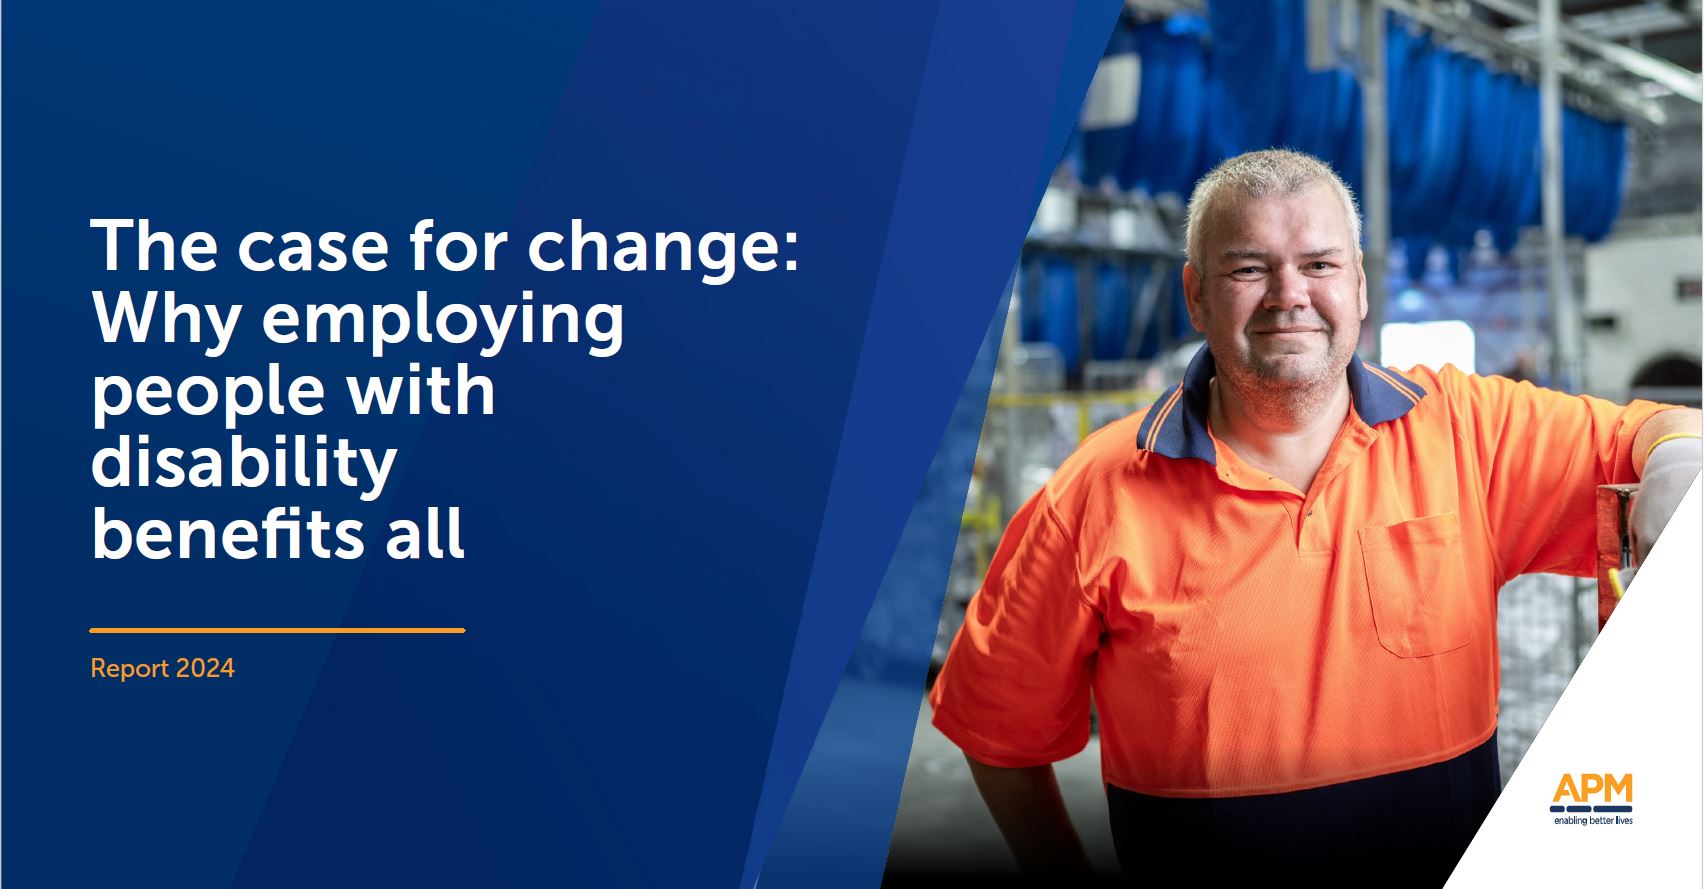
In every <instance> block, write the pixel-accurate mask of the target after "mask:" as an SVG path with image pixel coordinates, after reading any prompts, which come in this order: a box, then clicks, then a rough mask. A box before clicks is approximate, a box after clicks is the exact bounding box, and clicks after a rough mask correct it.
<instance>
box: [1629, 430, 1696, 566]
mask: <svg viewBox="0 0 1704 889" xmlns="http://www.w3.org/2000/svg"><path fill="white" fill-rule="evenodd" d="M1699 424H1700V414H1699V412H1698V411H1697V410H1694V409H1692V408H1676V409H1673V410H1666V411H1663V412H1661V413H1657V414H1652V415H1651V417H1650V418H1649V419H1647V420H1646V421H1645V422H1644V424H1642V425H1641V426H1640V427H1639V432H1638V434H1637V435H1635V436H1634V438H1633V471H1634V472H1636V473H1638V474H1639V496H1638V497H1636V498H1634V501H1633V514H1632V515H1631V516H1629V517H1628V525H1629V526H1630V527H1631V530H1632V533H1633V545H1634V550H1635V556H1636V558H1637V560H1638V561H1639V562H1640V563H1643V562H1644V561H1645V557H1646V556H1647V555H1649V554H1650V552H1651V546H1652V545H1653V544H1655V543H1656V542H1657V535H1659V534H1661V533H1662V530H1663V527H1664V526H1665V525H1667V524H1668V522H1669V519H1670V518H1671V517H1673V515H1674V511H1675V510H1676V509H1678V508H1679V507H1680V501H1681V499H1682V498H1684V497H1685V496H1686V491H1687V489H1688V488H1690V487H1691V486H1692V480H1693V479H1694V478H1697V477H1698V471H1699V464H1700V457H1701V455H1704V443H1701V442H1700V440H1699V438H1698V435H1699ZM1659 442H1660V444H1659Z"/></svg>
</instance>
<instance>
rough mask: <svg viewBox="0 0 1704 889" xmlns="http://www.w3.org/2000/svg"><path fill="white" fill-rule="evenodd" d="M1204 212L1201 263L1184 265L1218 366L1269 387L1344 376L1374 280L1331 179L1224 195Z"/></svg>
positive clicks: (1193, 309) (1196, 314) (1193, 307)
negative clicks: (1294, 189) (1278, 191)
mask: <svg viewBox="0 0 1704 889" xmlns="http://www.w3.org/2000/svg"><path fill="white" fill-rule="evenodd" d="M1204 222H1205V228H1204V230H1203V231H1202V240H1201V268H1200V269H1196V268H1195V267H1194V266H1193V265H1186V266H1185V267H1184V272H1183V285H1184V295H1185V297H1186V299H1187V301H1188V304H1189V320H1190V322H1191V323H1192V324H1194V325H1195V329H1196V330H1199V331H1201V332H1203V333H1205V334H1206V335H1207V346H1208V348H1210V349H1211V350H1212V352H1213V361H1214V364H1215V365H1216V366H1217V367H1218V370H1219V372H1220V373H1222V374H1224V375H1226V376H1228V377H1230V378H1231V379H1232V380H1234V381H1237V382H1240V383H1245V384H1253V385H1255V386H1259V387H1262V388H1265V389H1267V390H1282V389H1312V388H1315V387H1318V386H1322V385H1325V384H1328V383H1330V382H1332V381H1333V378H1341V376H1342V374H1343V371H1344V369H1345V368H1346V367H1348V364H1349V358H1350V356H1351V355H1353V354H1354V352H1355V345H1356V342H1357V341H1358V340H1359V339H1360V335H1361V320H1362V319H1364V318H1366V317H1367V286H1366V280H1365V276H1364V275H1363V274H1362V270H1361V251H1360V247H1359V245H1357V244H1355V243H1354V242H1353V241H1351V240H1350V238H1349V219H1348V217H1347V216H1346V215H1345V211H1344V207H1343V203H1342V201H1341V200H1339V199H1338V197H1337V195H1336V194H1335V193H1334V192H1333V190H1332V188H1331V186H1330V185H1328V184H1326V183H1324V182H1319V183H1315V184H1314V185H1313V186H1311V187H1309V188H1307V189H1304V190H1303V191H1301V192H1298V193H1296V194H1292V195H1277V196H1269V197H1264V198H1251V197H1248V196H1246V195H1234V194H1233V195H1226V196H1224V198H1223V199H1222V200H1221V201H1220V203H1219V204H1218V205H1217V206H1215V207H1214V208H1213V212H1212V217H1211V218H1210V219H1207V220H1204Z"/></svg>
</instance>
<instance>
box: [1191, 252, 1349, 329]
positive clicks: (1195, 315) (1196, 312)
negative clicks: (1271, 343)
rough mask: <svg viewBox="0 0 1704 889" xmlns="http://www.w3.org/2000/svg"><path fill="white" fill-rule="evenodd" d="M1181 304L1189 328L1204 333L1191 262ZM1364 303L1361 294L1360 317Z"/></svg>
mask: <svg viewBox="0 0 1704 889" xmlns="http://www.w3.org/2000/svg"><path fill="white" fill-rule="evenodd" d="M1183 303H1184V305H1185V306H1187V307H1188V308H1189V326H1191V327H1193V328H1195V329H1196V330H1199V331H1201V332H1202V333H1206V332H1207V328H1206V327H1203V326H1202V321H1203V318H1202V313H1201V272H1200V270H1199V269H1197V268H1196V267H1195V263H1193V262H1186V263H1184V264H1183ZM1366 303H1367V299H1366V294H1365V293H1364V292H1363V293H1362V295H1361V307H1362V315H1365V314H1366Z"/></svg>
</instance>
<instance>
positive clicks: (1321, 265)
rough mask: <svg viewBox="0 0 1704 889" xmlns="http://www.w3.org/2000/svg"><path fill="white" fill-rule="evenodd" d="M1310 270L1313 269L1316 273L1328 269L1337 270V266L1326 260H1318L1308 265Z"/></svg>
mask: <svg viewBox="0 0 1704 889" xmlns="http://www.w3.org/2000/svg"><path fill="white" fill-rule="evenodd" d="M1308 268H1310V269H1313V270H1314V271H1316V272H1323V271H1325V270H1326V269H1330V268H1335V266H1333V265H1332V264H1331V263H1329V262H1326V261H1324V260H1316V261H1314V262H1310V263H1308Z"/></svg>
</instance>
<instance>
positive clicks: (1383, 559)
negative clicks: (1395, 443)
mask: <svg viewBox="0 0 1704 889" xmlns="http://www.w3.org/2000/svg"><path fill="white" fill-rule="evenodd" d="M1359 534H1360V542H1361V560H1362V564H1363V566H1364V568H1365V569H1366V580H1367V597H1368V599H1369V600H1370V601H1371V604H1372V611H1373V624H1374V627H1375V628H1376V629H1377V631H1378V637H1379V644H1380V645H1382V646H1384V647H1385V649H1386V650H1387V651H1389V652H1390V653H1391V654H1394V655H1397V656H1398V657H1407V658H1413V657H1429V656H1431V655H1436V654H1442V653H1444V652H1446V651H1453V650H1455V649H1457V648H1461V647H1462V646H1464V645H1466V644H1467V643H1468V642H1469V641H1470V639H1471V632H1470V630H1471V628H1470V626H1469V620H1468V618H1469V615H1468V614H1466V613H1465V609H1464V606H1465V605H1466V604H1467V603H1466V602H1464V601H1463V599H1464V597H1466V596H1467V595H1468V591H1467V588H1466V575H1465V569H1464V568H1463V565H1462V560H1461V522H1460V521H1459V520H1458V519H1457V518H1456V514H1455V513H1453V512H1452V513H1445V514H1443V515H1434V516H1425V517H1423V518H1418V519H1410V520H1408V521H1406V522H1398V523H1397V524H1394V525H1383V526H1376V527H1371V528H1362V529H1361V530H1360V532H1359Z"/></svg>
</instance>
